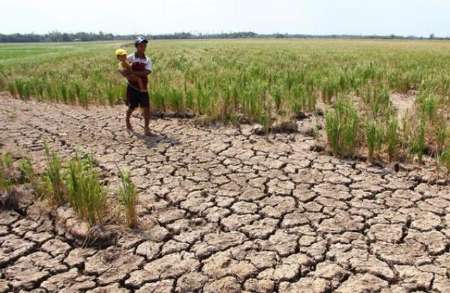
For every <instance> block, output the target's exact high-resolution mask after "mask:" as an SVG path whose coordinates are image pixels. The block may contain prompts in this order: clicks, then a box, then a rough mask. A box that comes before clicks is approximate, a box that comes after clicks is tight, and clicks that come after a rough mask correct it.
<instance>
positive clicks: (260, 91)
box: [0, 39, 450, 160]
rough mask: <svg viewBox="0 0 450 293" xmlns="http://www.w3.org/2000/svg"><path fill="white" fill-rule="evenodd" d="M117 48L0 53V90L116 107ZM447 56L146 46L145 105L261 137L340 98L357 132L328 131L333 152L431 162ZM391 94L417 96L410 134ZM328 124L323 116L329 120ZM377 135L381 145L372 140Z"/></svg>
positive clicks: (281, 43) (288, 46) (449, 45)
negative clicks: (243, 126) (347, 102)
mask: <svg viewBox="0 0 450 293" xmlns="http://www.w3.org/2000/svg"><path fill="white" fill-rule="evenodd" d="M123 43H124V41H121V42H98V43H81V44H77V43H59V44H54V43H49V44H26V45H24V44H16V45H12V44H6V45H0V90H5V91H9V92H10V93H11V94H12V95H14V96H15V97H17V98H21V99H29V98H30V97H34V98H36V99H38V100H48V101H54V102H62V103H67V104H79V105H83V106H85V107H87V106H89V105H91V104H104V105H115V104H118V103H122V101H123V96H124V85H123V84H124V81H123V78H122V77H121V76H120V75H119V74H117V72H116V71H117V70H116V60H115V58H114V56H112V52H113V51H114V49H115V48H117V47H122V46H123ZM24 47H26V50H24ZM125 47H126V48H127V49H128V50H129V51H132V50H133V48H132V46H131V45H128V46H125ZM449 52H450V42H446V41H442V42H428V41H420V42H418V41H417V42H412V41H408V42H406V41H395V42H391V41H387V40H384V41H380V40H377V41H370V40H359V41H356V40H268V39H265V40H254V39H253V40H252V39H249V40H205V41H189V40H185V41H153V42H151V43H150V46H149V49H148V55H149V56H151V57H152V59H153V62H154V72H153V73H152V75H151V76H150V79H151V81H150V84H151V88H150V91H151V99H152V105H153V109H154V110H155V111H162V112H168V111H175V112H192V113H194V114H196V115H198V116H201V117H202V118H205V119H204V120H205V121H210V122H215V121H225V122H230V123H239V122H240V121H248V122H257V123H260V124H261V125H262V126H263V128H264V129H265V130H266V132H269V131H270V129H272V126H273V124H274V123H275V121H280V120H281V121H284V120H288V119H290V118H291V117H295V116H296V115H297V114H298V113H300V112H314V111H315V110H316V109H317V108H318V107H320V110H322V111H323V112H329V113H334V112H333V111H335V110H333V108H334V107H335V106H339V101H338V100H339V99H338V97H344V96H348V97H351V99H352V103H351V104H352V107H353V108H354V110H355V111H356V113H357V117H358V121H359V122H358V124H359V127H360V128H361V129H354V131H355V132H354V133H353V130H350V129H347V130H350V132H349V133H353V134H354V135H355V137H353V138H352V139H350V137H349V136H345V138H344V137H343V136H342V135H344V133H345V132H346V131H345V130H344V129H342V127H337V126H336V127H335V128H333V127H332V126H331V125H328V127H327V134H328V135H331V136H329V137H328V140H329V142H330V146H331V149H332V150H333V152H334V153H336V154H338V155H343V156H348V155H350V153H351V154H354V153H356V152H358V151H359V147H362V148H364V150H365V148H366V147H367V148H368V150H369V155H370V156H372V155H374V153H376V154H379V155H380V156H381V157H382V155H383V154H385V153H387V155H388V156H389V158H390V159H391V160H394V159H396V158H398V156H399V154H404V153H410V154H413V155H414V156H417V157H418V158H419V159H420V158H421V157H422V156H423V154H424V153H426V154H430V155H433V156H436V157H437V156H438V155H439V154H440V152H442V150H444V149H445V148H446V147H447V146H448V145H449V142H448V131H447V130H446V129H448V128H449V116H448V108H449V107H450V100H449V98H448V92H449V90H450V83H449V82H448V76H450V66H447V64H448V63H449V62H450V61H449V60H450V58H449V57H450V53H449ZM436 60H439V61H438V62H437V61H436ZM419 65H420V66H419ZM31 68H32V70H30V69H31ZM393 93H397V94H406V95H417V99H416V107H415V109H413V112H412V113H411V116H409V117H408V118H407V119H413V120H412V121H407V122H408V123H409V124H411V125H409V126H408V127H409V128H408V127H406V128H405V127H404V125H403V124H404V123H403V122H404V121H403V118H402V117H397V119H396V120H394V118H393V117H395V116H396V114H397V113H396V110H395V109H394V106H393V104H392V102H391V99H390V96H392V94H393ZM330 108H331V109H330ZM338 111H339V110H338ZM337 118H338V117H333V114H329V115H328V122H332V120H333V119H337ZM367 121H374V123H375V124H376V128H377V130H379V131H374V127H373V126H374V125H373V124H370V125H368V126H370V127H365V128H366V129H364V125H365V124H367ZM419 122H420V123H421V125H419ZM347 126H348V127H350V125H347ZM366 126H367V125H366ZM422 128H423V129H422ZM381 130H382V131H383V132H384V134H385V136H384V141H383V142H382V146H380V145H379V144H378V142H379V140H376V141H375V140H373V139H372V138H373V136H376V134H377V132H380V131H381ZM349 133H346V134H349ZM333 135H334V137H333ZM364 137H366V138H367V139H366V140H364ZM369 138H370V141H369V140H368V139H369ZM374 142H376V144H378V145H375V144H374ZM339 143H344V144H347V143H348V144H349V145H348V146H345V147H344V146H342V145H341V146H338V144H339ZM350 145H352V147H350V148H349V149H348V148H347V147H349V146H350ZM384 152H385V153H384ZM362 153H365V151H363V152H362Z"/></svg>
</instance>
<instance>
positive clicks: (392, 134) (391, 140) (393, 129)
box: [385, 117, 400, 162]
mask: <svg viewBox="0 0 450 293" xmlns="http://www.w3.org/2000/svg"><path fill="white" fill-rule="evenodd" d="M385 142H386V145H387V153H388V156H389V161H391V162H392V161H393V160H395V159H396V158H397V156H398V148H399V147H400V137H399V125H398V120H397V118H395V117H391V118H390V119H389V121H388V122H387V127H386V136H385Z"/></svg>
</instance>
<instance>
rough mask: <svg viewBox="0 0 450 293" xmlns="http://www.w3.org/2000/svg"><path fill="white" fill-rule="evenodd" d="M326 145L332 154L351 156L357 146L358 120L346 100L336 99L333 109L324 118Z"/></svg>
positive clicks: (353, 109)
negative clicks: (327, 144)
mask: <svg viewBox="0 0 450 293" xmlns="http://www.w3.org/2000/svg"><path fill="white" fill-rule="evenodd" d="M325 125H326V132H327V137H328V143H329V145H330V147H331V149H332V151H333V153H334V154H336V155H339V156H344V157H347V156H352V155H354V154H355V150H356V148H357V146H358V137H359V132H358V130H359V128H358V127H359V118H358V113H357V112H356V109H355V108H354V107H353V105H352V103H351V102H350V100H348V99H338V101H337V103H336V105H335V108H334V109H333V110H330V111H329V112H328V113H327V114H326V117H325Z"/></svg>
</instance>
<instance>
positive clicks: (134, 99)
mask: <svg viewBox="0 0 450 293" xmlns="http://www.w3.org/2000/svg"><path fill="white" fill-rule="evenodd" d="M138 94H139V92H138V91H136V90H135V89H133V88H132V87H131V86H130V85H128V86H127V103H126V104H127V106H128V109H127V115H126V118H125V122H126V125H127V129H128V130H129V131H133V127H132V126H131V122H130V118H131V114H133V111H134V110H135V109H136V108H137V106H138V103H139V97H138V96H137V95H138Z"/></svg>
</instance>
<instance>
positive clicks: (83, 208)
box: [65, 155, 106, 225]
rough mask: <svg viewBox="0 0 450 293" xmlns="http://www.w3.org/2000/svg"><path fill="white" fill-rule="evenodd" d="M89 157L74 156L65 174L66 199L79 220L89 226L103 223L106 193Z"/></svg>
mask: <svg viewBox="0 0 450 293" xmlns="http://www.w3.org/2000/svg"><path fill="white" fill-rule="evenodd" d="M92 162H93V160H92V159H91V158H90V157H86V158H80V157H79V156H78V155H76V156H75V157H74V158H72V159H71V160H70V162H69V165H68V168H67V172H66V174H65V183H66V186H67V197H68V200H69V203H70V205H71V206H72V208H73V209H74V210H75V211H76V212H77V214H78V215H79V217H80V218H82V219H84V220H87V221H88V223H89V224H90V225H95V224H98V223H103V222H104V218H105V215H106V193H105V191H104V189H103V186H102V185H101V183H100V180H99V178H98V174H97V172H96V171H95V168H94V166H93V163H92Z"/></svg>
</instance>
